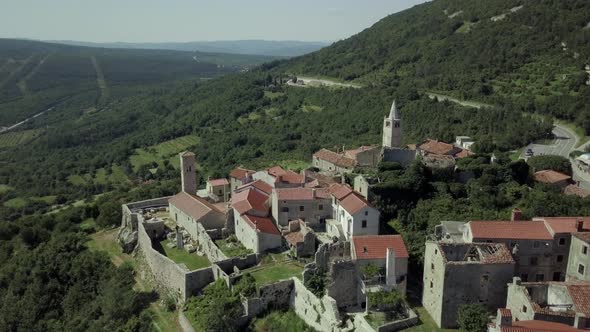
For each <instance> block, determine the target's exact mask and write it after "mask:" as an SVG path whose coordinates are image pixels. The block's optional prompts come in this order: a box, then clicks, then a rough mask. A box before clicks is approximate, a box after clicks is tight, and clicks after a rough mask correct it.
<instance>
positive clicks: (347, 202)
mask: <svg viewBox="0 0 590 332" xmlns="http://www.w3.org/2000/svg"><path fill="white" fill-rule="evenodd" d="M329 189H330V194H331V196H332V216H333V218H334V219H335V220H336V224H337V225H338V227H339V229H340V230H339V232H340V233H342V235H343V238H344V239H346V240H350V239H351V238H352V237H354V236H359V235H377V234H379V217H380V213H379V210H377V209H376V208H374V207H373V206H371V204H369V202H367V200H365V199H364V198H363V196H362V195H361V194H359V193H358V192H356V191H354V190H352V189H351V188H350V187H348V186H347V185H342V184H334V185H332V186H330V188H329Z"/></svg>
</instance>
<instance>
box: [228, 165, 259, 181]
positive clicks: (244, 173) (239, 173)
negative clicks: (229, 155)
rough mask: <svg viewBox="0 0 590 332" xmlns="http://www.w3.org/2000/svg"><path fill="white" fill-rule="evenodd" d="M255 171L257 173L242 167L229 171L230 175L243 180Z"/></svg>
mask: <svg viewBox="0 0 590 332" xmlns="http://www.w3.org/2000/svg"><path fill="white" fill-rule="evenodd" d="M254 173H255V171H252V170H249V169H245V168H242V167H237V168H235V169H234V170H233V171H231V173H229V176H230V177H232V178H234V179H238V180H243V179H244V178H247V177H248V176H250V175H252V174H254Z"/></svg>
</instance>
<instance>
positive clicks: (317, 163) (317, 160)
mask: <svg viewBox="0 0 590 332" xmlns="http://www.w3.org/2000/svg"><path fill="white" fill-rule="evenodd" d="M312 165H313V166H314V167H316V168H318V169H320V170H321V171H323V172H327V173H333V174H344V173H351V172H352V171H353V170H354V167H355V166H356V161H355V160H354V159H352V158H349V157H346V156H345V155H343V154H340V153H336V152H333V151H330V150H327V149H321V150H320V151H318V152H316V153H314V154H313V157H312Z"/></svg>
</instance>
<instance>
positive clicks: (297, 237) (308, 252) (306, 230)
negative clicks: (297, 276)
mask: <svg viewBox="0 0 590 332" xmlns="http://www.w3.org/2000/svg"><path fill="white" fill-rule="evenodd" d="M288 227H289V228H288V230H287V232H285V233H284V234H283V236H284V237H285V241H287V244H288V245H289V248H290V249H291V250H293V252H294V253H295V256H296V257H310V256H313V255H314V254H315V251H316V240H317V239H316V236H315V234H314V232H313V229H311V228H310V227H308V226H307V225H306V224H305V222H304V221H303V220H293V221H290V222H289V226H288Z"/></svg>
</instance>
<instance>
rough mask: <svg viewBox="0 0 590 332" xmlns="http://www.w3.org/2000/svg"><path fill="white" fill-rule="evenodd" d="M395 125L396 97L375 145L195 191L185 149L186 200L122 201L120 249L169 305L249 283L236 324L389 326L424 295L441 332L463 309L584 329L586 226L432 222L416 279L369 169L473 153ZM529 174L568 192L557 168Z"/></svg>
mask: <svg viewBox="0 0 590 332" xmlns="http://www.w3.org/2000/svg"><path fill="white" fill-rule="evenodd" d="M402 129H403V124H402V118H401V115H400V112H399V110H398V108H397V107H396V104H395V102H394V103H393V105H392V106H391V109H390V112H389V115H388V116H386V117H385V118H384V120H383V141H382V145H381V146H361V147H358V148H355V149H351V150H344V149H343V150H341V151H331V150H329V149H321V150H319V151H317V152H316V153H314V154H313V156H312V162H311V167H310V168H308V169H304V170H301V171H300V172H295V171H293V170H289V169H285V168H283V167H281V166H274V167H270V168H267V169H262V170H250V169H247V168H244V167H237V168H235V169H234V170H233V171H231V172H230V173H229V174H228V177H227V178H219V179H208V180H207V181H206V183H205V184H204V186H199V185H198V183H197V179H198V177H197V174H196V172H197V165H196V156H195V153H194V152H183V153H181V154H180V155H179V159H180V171H181V187H182V190H181V192H179V193H177V194H176V195H174V196H170V197H159V198H154V199H150V200H146V201H140V202H130V203H127V204H124V205H123V220H122V224H121V228H120V231H119V241H120V243H121V245H122V246H123V248H124V250H125V251H126V252H133V253H134V254H135V256H136V258H137V259H138V260H139V261H140V262H142V265H143V267H144V272H145V273H144V277H146V278H149V279H151V280H153V281H154V282H155V283H156V284H157V286H158V288H159V289H160V291H161V292H162V293H164V294H167V295H169V296H172V297H173V298H174V299H175V300H176V301H177V302H178V303H185V302H187V301H189V300H190V299H191V298H193V297H197V298H198V297H201V296H205V295H203V294H205V293H206V289H207V288H208V287H211V285H213V284H215V283H217V282H221V283H222V284H223V285H225V286H226V287H229V288H234V289H238V290H241V289H243V288H244V283H246V282H253V283H255V285H256V286H255V291H250V292H247V293H244V292H241V293H240V296H241V306H240V307H241V309H240V318H239V319H237V320H236V321H235V322H234V324H236V326H237V327H238V328H240V327H245V326H246V325H247V324H248V322H249V321H251V320H252V319H254V318H255V317H257V316H259V315H261V314H264V313H266V312H268V311H271V310H277V309H292V310H293V311H294V312H295V313H296V314H297V315H298V316H299V317H300V318H302V319H303V320H304V321H305V322H306V323H307V324H308V325H309V326H311V327H313V328H314V329H316V330H318V331H355V330H357V331H398V330H402V329H406V328H409V327H411V326H413V325H416V324H418V323H419V317H418V315H417V313H416V312H415V311H414V310H413V309H412V308H411V306H410V305H409V304H408V302H407V301H406V300H405V298H406V294H407V292H412V293H413V295H414V296H416V294H414V293H416V292H421V302H422V305H423V307H424V309H425V310H426V311H427V313H428V314H429V315H430V317H431V318H432V320H433V321H434V322H435V324H436V325H437V326H438V327H439V328H456V327H458V316H459V315H460V311H461V310H464V309H462V308H463V307H464V306H465V305H472V304H477V305H481V306H483V307H485V308H486V309H487V310H490V311H497V318H496V319H493V320H490V323H489V331H540V330H542V331H570V330H572V331H577V330H578V329H583V328H586V327H589V326H590V320H588V319H587V317H589V315H590V307H588V306H587V304H586V302H585V297H586V294H587V293H588V294H590V283H586V281H587V280H588V279H589V277H588V272H587V270H586V268H587V267H588V266H589V265H588V264H589V263H590V258H589V255H588V247H589V246H590V237H589V236H590V218H588V217H561V218H560V217H553V218H546V217H543V216H538V217H535V218H533V219H532V220H523V216H522V212H521V211H520V210H518V209H514V210H513V212H512V217H511V220H506V221H477V220H473V221H469V222H467V223H465V222H458V221H440V224H439V225H438V226H436V227H435V232H434V233H433V234H431V235H430V236H429V238H428V239H427V241H426V243H425V244H424V246H425V254H424V264H423V266H424V270H423V271H422V272H423V273H422V276H420V274H419V273H416V275H413V274H412V273H411V272H410V271H409V269H408V260H409V258H410V257H409V256H410V255H409V251H408V249H407V247H406V243H405V241H404V239H403V237H402V236H401V235H395V234H383V233H382V227H380V214H381V212H380V211H379V209H377V208H376V207H375V205H374V204H373V203H372V200H373V199H374V196H373V188H374V186H375V185H376V184H378V183H379V181H380V180H379V179H378V178H375V177H374V176H371V175H370V174H372V172H371V170H374V169H375V168H377V167H378V166H379V165H380V164H382V163H384V162H385V163H395V164H399V165H400V166H401V167H408V166H409V165H410V164H412V163H416V162H419V163H421V164H423V165H424V166H425V167H427V168H430V169H437V170H439V171H449V172H454V170H455V168H456V162H457V161H458V160H460V159H462V158H465V157H469V156H472V155H474V153H473V152H471V151H470V147H471V146H472V145H473V144H474V141H473V140H472V139H471V138H469V137H466V136H459V137H457V139H456V142H454V144H449V143H444V142H440V141H437V140H433V139H428V140H426V141H424V142H421V143H419V144H416V145H408V146H403V145H402V142H403V131H402ZM197 153H198V151H197ZM492 159H493V156H492ZM492 162H493V160H492ZM549 173H551V172H549ZM554 173H556V174H554ZM351 175H352V177H351ZM460 176H462V177H465V176H467V177H469V175H465V174H463V175H460ZM535 179H536V180H537V181H541V182H543V181H544V182H546V183H549V184H550V185H554V186H558V187H560V188H566V187H568V186H575V184H571V179H569V178H564V177H562V176H559V173H557V172H554V171H553V173H551V174H548V172H547V171H543V172H539V173H537V174H535ZM347 180H348V182H350V183H347ZM553 180H555V181H553ZM199 188H201V189H199ZM579 190H582V189H579ZM178 252H185V253H187V254H188V256H189V258H188V259H187V258H186V257H185V258H180V259H179V257H180V255H178ZM185 256H186V255H185ZM410 284H411V285H413V286H412V287H411V289H410V287H409V285H410ZM415 285H419V286H417V287H416V286H415ZM420 288H421V289H420ZM418 296H420V295H418ZM181 315H183V313H182V311H181ZM515 328H516V329H515ZM568 328H569V329H568Z"/></svg>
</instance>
